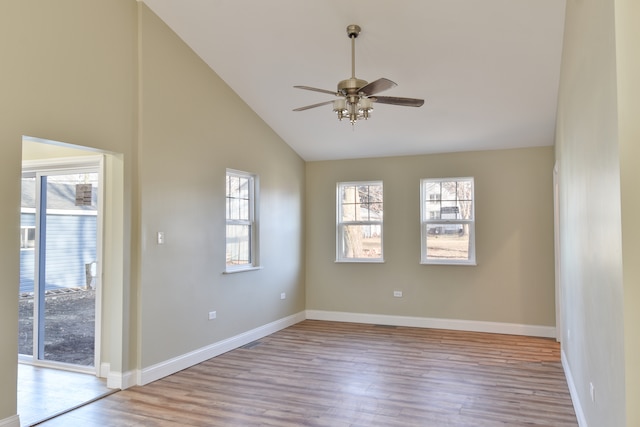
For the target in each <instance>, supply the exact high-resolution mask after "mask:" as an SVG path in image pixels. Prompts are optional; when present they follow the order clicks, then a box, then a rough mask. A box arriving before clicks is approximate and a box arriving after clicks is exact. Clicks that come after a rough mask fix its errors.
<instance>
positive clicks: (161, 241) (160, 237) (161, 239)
mask: <svg viewBox="0 0 640 427" xmlns="http://www.w3.org/2000/svg"><path fill="white" fill-rule="evenodd" d="M156 242H157V243H158V244H159V245H164V231H158V235H157V236H156Z"/></svg>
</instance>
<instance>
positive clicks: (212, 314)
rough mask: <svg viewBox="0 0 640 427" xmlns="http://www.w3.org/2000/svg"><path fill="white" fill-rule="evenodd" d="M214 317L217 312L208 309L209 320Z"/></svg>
mask: <svg viewBox="0 0 640 427" xmlns="http://www.w3.org/2000/svg"><path fill="white" fill-rule="evenodd" d="M216 317H218V315H217V313H216V312H215V311H210V312H209V320H213V319H215V318H216Z"/></svg>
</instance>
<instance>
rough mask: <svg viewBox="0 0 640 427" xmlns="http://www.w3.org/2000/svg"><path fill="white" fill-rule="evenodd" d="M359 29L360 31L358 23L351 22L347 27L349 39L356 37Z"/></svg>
mask: <svg viewBox="0 0 640 427" xmlns="http://www.w3.org/2000/svg"><path fill="white" fill-rule="evenodd" d="M360 31H362V28H360V26H359V25H355V24H351V25H349V26H348V27H347V34H348V35H349V38H350V39H355V38H356V37H358V34H360Z"/></svg>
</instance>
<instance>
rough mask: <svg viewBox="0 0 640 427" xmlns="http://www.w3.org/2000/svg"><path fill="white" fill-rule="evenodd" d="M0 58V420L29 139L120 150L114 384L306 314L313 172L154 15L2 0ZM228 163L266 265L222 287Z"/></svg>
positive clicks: (112, 187) (124, 7)
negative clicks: (252, 213) (254, 216)
mask: <svg viewBox="0 0 640 427" xmlns="http://www.w3.org/2000/svg"><path fill="white" fill-rule="evenodd" d="M0 52H1V55H2V56H1V57H0V63H2V77H1V79H0V93H2V97H0V112H1V113H2V123H1V124H0V163H1V167H0V198H1V200H2V203H1V204H0V271H2V274H1V275H0V341H1V342H2V345H1V346H0V395H1V396H2V398H1V399H0V422H4V421H6V420H8V422H11V423H13V422H14V421H15V418H14V415H15V413H16V376H17V330H18V329H17V316H18V314H17V297H18V286H17V284H18V283H19V274H18V273H19V271H18V267H19V249H18V246H19V245H18V230H19V206H20V164H21V155H22V136H23V135H28V136H32V137H38V138H43V139H51V140H55V141H62V142H65V143H70V144H73V145H77V146H83V147H89V148H90V149H93V150H96V151H97V152H108V153H111V154H110V155H109V156H108V157H107V174H108V175H109V177H108V185H107V186H105V187H106V188H105V190H106V197H107V203H108V204H110V206H112V208H113V209H114V210H115V212H110V214H107V215H105V216H106V217H105V227H106V236H105V248H104V256H105V264H104V266H105V270H108V271H105V276H107V280H105V282H104V287H105V291H107V288H108V294H107V297H106V298H105V300H104V304H105V305H104V307H103V310H105V311H107V312H108V313H111V316H109V315H108V316H107V319H106V322H105V323H104V324H103V338H104V340H105V341H106V344H107V345H103V354H102V359H103V362H106V363H108V364H109V365H110V366H111V369H112V373H113V372H115V373H120V374H125V373H131V372H134V370H135V369H142V368H145V367H148V366H149V365H151V364H153V363H156V362H159V361H165V360H167V359H168V358H171V357H174V356H178V355H183V354H185V353H187V352H190V351H194V350H197V349H199V348H201V347H203V346H207V345H210V344H212V343H215V342H217V341H220V340H224V339H226V338H229V337H231V336H234V335H237V334H240V333H242V332H244V331H247V330H249V329H252V328H255V327H258V326H261V325H264V324H267V323H269V322H272V321H275V320H278V319H281V318H283V317H286V316H288V315H292V314H295V313H299V312H300V311H302V310H303V309H304V299H305V296H304V286H303V285H304V283H303V280H304V265H303V257H304V247H303V239H304V232H303V225H304V221H303V218H304V216H303V209H304V206H303V191H304V162H303V161H302V160H301V159H300V158H299V156H297V155H296V154H295V153H294V152H293V151H292V150H291V149H290V148H289V147H288V146H287V145H286V144H285V143H284V142H283V141H282V140H280V139H279V138H278V137H277V136H276V135H275V134H274V133H273V131H271V129H270V128H268V127H267V126H266V125H265V124H264V123H263V122H262V121H261V120H260V119H259V118H258V117H257V116H256V115H255V114H253V112H252V111H251V110H250V109H249V108H248V107H247V106H246V105H245V104H244V103H242V102H241V101H240V100H239V98H238V97H237V96H236V95H235V94H234V93H233V92H232V91H230V90H229V88H227V87H226V85H224V83H223V82H222V81H221V80H220V79H219V78H218V77H217V76H216V75H215V74H214V73H213V72H212V71H211V70H209V69H208V68H207V67H206V66H204V64H203V63H202V62H201V61H200V60H198V59H197V58H196V56H195V55H194V54H193V52H192V51H191V50H190V49H188V48H187V47H186V46H185V45H184V44H182V43H181V42H180V41H179V40H178V38H177V37H176V36H175V35H174V34H173V33H172V32H171V31H170V30H169V29H168V28H167V27H166V26H164V24H162V23H161V22H160V21H159V20H158V19H157V18H155V16H154V15H153V14H152V13H151V12H149V11H148V9H147V8H146V6H144V5H143V4H142V3H138V2H136V1H135V0H101V1H92V2H87V1H85V0H59V1H56V2H47V1H41V0H40V1H38V0H7V1H3V2H0ZM29 148H30V147H27V148H26V149H25V154H26V156H27V157H41V156H45V157H50V155H51V154H49V153H46V154H40V153H35V152H33V151H29ZM41 148H42V147H41ZM67 154H68V152H67ZM67 154H65V156H66V155H67ZM227 167H232V168H237V169H243V170H248V171H251V172H255V173H257V174H259V175H260V183H261V208H262V213H263V214H262V223H261V227H262V228H261V230H262V232H261V242H262V264H263V266H264V268H263V269H262V270H259V271H254V272H248V273H239V274H233V275H226V276H225V275H222V274H221V272H222V271H223V268H224V172H225V168H227ZM118 203H119V204H118ZM156 231H164V232H165V233H166V244H165V245H164V246H162V247H159V246H156V245H154V243H153V235H154V233H155V232H156ZM109 239H111V241H110V240H109ZM114 242H116V243H117V244H114ZM280 292H286V293H287V299H286V300H280ZM210 310H217V312H218V319H217V320H216V321H215V322H209V321H208V320H207V312H208V311H210Z"/></svg>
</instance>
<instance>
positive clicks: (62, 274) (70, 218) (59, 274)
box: [20, 213, 97, 292]
mask: <svg viewBox="0 0 640 427" xmlns="http://www.w3.org/2000/svg"><path fill="white" fill-rule="evenodd" d="M34 216H35V215H34V214H26V213H23V214H22V225H23V226H26V225H33V224H35V218H34ZM96 218H97V217H96V215H92V214H89V215H86V214H84V215H73V214H70V215H67V214H65V215H51V214H50V215H48V218H47V220H48V221H47V259H46V277H45V281H46V287H45V289H47V290H49V289H55V288H74V287H84V286H86V285H87V278H86V274H85V264H89V263H93V262H95V261H96ZM34 254H35V252H34V250H33V249H25V250H21V251H20V292H33V277H34Z"/></svg>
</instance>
